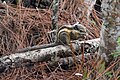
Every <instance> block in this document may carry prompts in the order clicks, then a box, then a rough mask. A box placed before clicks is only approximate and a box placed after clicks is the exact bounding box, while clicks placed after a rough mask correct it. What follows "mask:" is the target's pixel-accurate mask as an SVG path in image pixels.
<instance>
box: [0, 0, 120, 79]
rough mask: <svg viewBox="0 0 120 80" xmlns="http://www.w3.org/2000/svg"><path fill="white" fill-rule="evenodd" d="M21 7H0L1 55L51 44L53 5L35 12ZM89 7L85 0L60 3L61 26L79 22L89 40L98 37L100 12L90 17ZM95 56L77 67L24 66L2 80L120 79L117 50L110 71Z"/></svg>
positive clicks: (46, 63) (65, 0) (68, 0)
mask: <svg viewBox="0 0 120 80" xmlns="http://www.w3.org/2000/svg"><path fill="white" fill-rule="evenodd" d="M20 4H21V3H20ZM20 4H19V5H17V6H14V7H13V5H1V6H0V9H2V10H5V11H4V12H2V13H0V56H5V55H9V54H12V53H14V52H15V51H16V50H17V49H21V48H25V47H27V46H34V45H41V44H45V43H48V42H49V38H48V35H47V32H48V31H50V30H51V16H52V10H51V6H50V7H49V8H48V9H33V8H25V7H23V6H21V5H20ZM88 7H89V4H86V3H84V0H61V2H60V6H59V12H58V17H59V21H58V25H59V27H60V26H61V25H64V24H74V23H76V22H80V23H81V24H82V25H84V26H85V27H86V28H87V32H88V35H87V36H86V40H89V39H94V38H98V37H99V33H100V28H101V24H102V20H101V18H100V14H101V13H98V12H96V10H95V9H93V10H92V12H91V14H90V17H89V18H88V17H87V10H88ZM98 15H99V16H98ZM119 42H120V39H118V43H119ZM95 53H97V52H95ZM95 53H92V55H90V56H89V58H85V60H84V61H83V60H81V61H80V62H78V63H77V65H74V66H60V64H59V63H58V65H59V66H57V67H56V66H52V67H50V66H49V65H48V63H49V62H43V63H41V62H36V63H31V64H30V65H29V64H28V65H24V63H23V66H22V67H19V68H15V69H10V70H6V71H5V72H4V73H2V74H0V80H119V79H120V55H119V54H120V51H119V50H118V51H115V54H113V56H114V57H115V59H114V60H113V61H111V63H110V65H108V67H107V68H105V66H106V65H105V63H104V61H103V60H101V59H100V58H99V56H98V55H96V54H95Z"/></svg>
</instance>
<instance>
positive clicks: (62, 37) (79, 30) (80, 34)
mask: <svg viewBox="0 0 120 80" xmlns="http://www.w3.org/2000/svg"><path fill="white" fill-rule="evenodd" d="M85 35H86V28H85V27H84V26H83V25H81V24H79V23H76V24H74V25H63V26H62V27H60V28H59V29H58V31H57V34H56V36H57V39H56V42H54V43H50V44H44V45H38V46H32V47H27V48H23V49H18V51H16V53H21V52H27V51H32V50H36V49H43V48H48V47H54V46H57V45H66V46H69V44H70V41H72V40H77V39H79V38H84V37H85Z"/></svg>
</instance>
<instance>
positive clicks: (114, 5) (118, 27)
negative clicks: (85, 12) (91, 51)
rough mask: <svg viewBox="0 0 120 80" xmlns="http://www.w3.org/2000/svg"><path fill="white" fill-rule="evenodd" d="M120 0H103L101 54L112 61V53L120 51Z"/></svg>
mask: <svg viewBox="0 0 120 80" xmlns="http://www.w3.org/2000/svg"><path fill="white" fill-rule="evenodd" d="M119 4H120V0H102V5H101V8H102V14H103V25H102V29H101V35H100V49H99V54H100V55H101V56H102V57H103V58H104V59H105V60H106V62H108V63H109V62H110V61H111V60H112V59H113V58H112V56H111V55H110V54H111V53H115V51H120V48H119V46H120V45H119V43H120V42H119V39H120V5H119Z"/></svg>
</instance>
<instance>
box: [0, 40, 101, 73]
mask: <svg viewBox="0 0 120 80" xmlns="http://www.w3.org/2000/svg"><path fill="white" fill-rule="evenodd" d="M83 44H84V47H85V49H87V50H86V51H87V52H91V51H92V50H91V49H95V48H98V46H99V38H97V39H93V40H88V41H80V42H79V41H77V42H74V43H72V46H73V48H74V49H75V51H76V53H77V54H80V53H81V47H82V46H83ZM92 47H93V48H92ZM94 52H95V51H94ZM55 54H56V55H57V56H59V57H61V56H62V57H66V56H71V50H70V48H69V47H68V46H64V45H58V46H55V47H49V48H45V49H37V50H33V51H28V52H24V53H15V54H11V55H8V56H4V57H1V58H0V72H3V71H4V70H6V69H8V68H12V67H16V66H17V67H19V66H22V64H23V63H25V64H26V63H27V62H38V61H39V62H43V61H50V60H51V57H54V55H55ZM86 54H87V53H86ZM63 62H64V61H63Z"/></svg>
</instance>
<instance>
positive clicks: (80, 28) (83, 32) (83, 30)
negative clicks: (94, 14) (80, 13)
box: [73, 22, 87, 38]
mask: <svg viewBox="0 0 120 80" xmlns="http://www.w3.org/2000/svg"><path fill="white" fill-rule="evenodd" d="M73 28H74V30H77V31H79V32H80V34H79V36H80V38H82V37H85V36H86V34H87V32H86V27H85V26H83V25H82V24H79V22H77V23H75V24H74V25H73Z"/></svg>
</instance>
